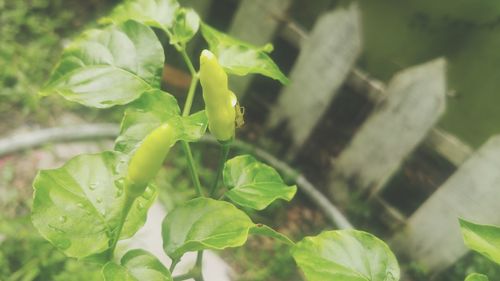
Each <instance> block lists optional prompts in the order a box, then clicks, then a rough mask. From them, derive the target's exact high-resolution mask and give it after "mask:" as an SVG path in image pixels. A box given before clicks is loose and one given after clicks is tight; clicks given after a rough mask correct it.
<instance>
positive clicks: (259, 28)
mask: <svg viewBox="0 0 500 281" xmlns="http://www.w3.org/2000/svg"><path fill="white" fill-rule="evenodd" d="M291 2H292V1H291V0H243V1H241V3H240V6H239V7H238V11H237V12H236V15H235V16H234V18H233V21H232V23H231V27H230V28H229V34H230V35H232V36H234V37H236V38H238V39H241V40H243V41H246V42H249V43H252V44H254V45H257V46H260V45H264V44H267V43H270V42H272V41H273V38H274V35H275V34H276V31H277V29H278V27H279V24H280V22H279V21H278V20H277V18H284V17H285V16H284V15H285V13H286V11H287V10H288V8H289V6H290V3H291ZM252 79H253V75H249V76H244V77H241V76H232V77H231V79H230V81H229V83H230V87H231V89H232V90H233V92H235V93H236V94H237V95H238V97H240V98H241V97H243V96H244V94H245V92H246V90H247V89H248V87H249V86H250V82H251V81H252Z"/></svg>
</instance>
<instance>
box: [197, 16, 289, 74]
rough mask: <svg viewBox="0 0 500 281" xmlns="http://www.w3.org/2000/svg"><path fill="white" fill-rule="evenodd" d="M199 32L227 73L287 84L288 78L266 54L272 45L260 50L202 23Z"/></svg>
mask: <svg viewBox="0 0 500 281" xmlns="http://www.w3.org/2000/svg"><path fill="white" fill-rule="evenodd" d="M201 32H202V35H203V37H204V38H205V40H206V41H207V42H208V45H209V47H210V50H211V51H212V52H213V53H214V54H215V55H216V56H217V57H218V60H219V63H220V64H221V65H222V66H223V67H224V69H225V70H226V71H227V72H228V73H231V74H235V75H240V76H243V75H247V74H249V73H258V74H262V75H264V76H267V77H270V78H273V79H276V80H279V81H280V82H281V83H283V84H288V78H287V77H286V76H285V75H284V74H283V73H282V72H281V70H280V69H279V68H278V66H277V65H276V64H275V63H274V62H273V60H272V59H271V58H270V57H269V55H268V54H267V52H269V51H270V50H272V45H270V44H268V45H266V46H264V47H260V48H259V47H256V46H252V45H250V44H248V43H245V42H242V41H240V40H238V39H236V38H233V37H231V36H229V35H227V34H225V33H222V32H220V31H217V30H216V29H214V28H212V27H210V26H209V25H207V24H204V23H203V24H202V25H201Z"/></svg>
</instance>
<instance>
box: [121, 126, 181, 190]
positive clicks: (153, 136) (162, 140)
mask: <svg viewBox="0 0 500 281" xmlns="http://www.w3.org/2000/svg"><path fill="white" fill-rule="evenodd" d="M175 135H176V133H175V128H174V127H172V126H171V125H169V124H168V123H165V124H163V125H161V126H160V127H158V128H156V129H155V130H154V131H152V132H151V133H150V134H149V135H147V136H146V138H144V140H143V141H142V143H141V144H140V146H139V147H138V148H137V150H136V151H135V153H134V155H133V156H132V158H131V159H130V162H129V166H128V173H127V177H126V181H125V186H126V192H127V194H128V196H131V197H137V196H140V195H141V194H142V193H143V192H144V190H145V189H146V186H147V185H148V183H149V182H150V181H151V180H152V179H153V178H154V177H155V176H156V174H157V173H158V171H159V170H160V168H161V166H162V164H163V161H164V160H165V157H166V156H167V154H168V151H169V150H170V148H171V147H172V146H173V145H174V144H175V142H176V138H175Z"/></svg>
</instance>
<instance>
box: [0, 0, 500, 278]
mask: <svg viewBox="0 0 500 281" xmlns="http://www.w3.org/2000/svg"><path fill="white" fill-rule="evenodd" d="M180 2H181V4H182V5H184V6H191V7H194V8H195V9H196V10H197V11H198V13H199V14H200V15H201V17H202V18H203V19H204V21H206V22H207V23H208V24H210V25H212V26H214V27H216V28H218V29H220V30H222V31H225V32H228V33H229V34H231V35H233V36H235V37H237V38H240V39H242V40H245V41H248V42H251V43H253V44H255V45H264V44H266V43H268V42H271V43H272V44H273V45H274V51H273V52H272V53H271V57H272V58H273V59H274V60H275V61H276V63H277V65H278V66H280V68H281V69H282V70H283V71H284V72H285V73H286V74H287V75H288V76H289V78H290V79H291V83H290V84H289V85H287V86H282V85H281V84H280V83H279V82H277V81H274V80H271V79H268V78H265V77H261V76H251V77H246V78H241V77H230V84H231V88H232V89H233V91H234V92H235V93H237V94H238V96H239V98H240V104H242V105H243V106H244V107H245V122H246V124H245V126H244V127H243V128H242V129H241V130H240V131H239V132H238V137H240V138H241V140H243V141H244V142H246V143H251V144H252V146H255V147H258V148H260V149H262V150H264V151H265V152H266V153H268V154H270V155H273V156H274V157H275V158H276V159H280V160H281V161H283V162H285V163H286V164H287V165H288V166H290V167H292V168H293V169H295V170H297V171H298V172H299V173H300V174H301V176H302V177H303V178H306V179H307V180H308V181H309V182H310V183H312V185H313V187H314V188H315V189H317V190H318V191H320V192H321V193H322V194H323V195H324V196H325V197H326V198H327V199H328V200H329V201H330V202H331V203H332V204H335V206H337V207H338V208H339V209H340V210H341V212H342V213H343V214H344V216H345V217H346V218H347V220H348V221H349V222H350V223H351V224H352V225H353V226H354V227H356V228H358V229H361V230H366V231H368V232H371V233H374V234H375V235H377V236H378V237H380V238H382V239H383V240H385V241H387V242H388V243H389V244H390V246H391V247H392V248H393V250H394V251H395V253H396V254H397V256H398V259H399V261H400V265H401V267H402V269H403V270H404V278H403V279H404V280H415V281H417V280H418V281H427V280H444V281H455V280H463V278H464V277H465V275H466V274H467V273H469V272H482V273H485V274H487V275H488V276H489V277H490V279H491V280H500V267H497V266H495V265H494V264H493V263H491V262H490V261H488V260H487V259H485V258H483V257H481V256H479V255H478V254H475V253H472V252H468V251H467V250H466V249H465V247H464V245H463V242H462V241H461V237H460V232H459V227H458V222H457V219H456V218H457V217H464V218H466V219H470V220H474V221H476V222H479V223H489V224H500V215H498V214H500V212H499V211H500V205H499V204H497V201H498V198H500V177H499V176H498V175H499V172H498V171H500V160H499V159H500V139H498V138H496V137H495V135H496V134H498V132H500V122H498V120H500V110H498V106H499V104H500V98H499V97H497V95H498V93H497V92H498V90H497V86H498V85H499V82H498V81H499V80H498V78H497V76H498V75H499V74H498V73H500V52H499V51H498V50H500V2H498V1H496V0H484V1H481V2H480V3H478V2H477V1H474V0H460V1H458V0H441V1H432V0H411V1H398V0H360V1H347V0H346V1H340V0H338V1H336V0H314V1H308V0H180ZM118 3H120V1H118V0H87V1H78V0H0V280H8V281H17V280H19V281H20V280H23V281H29V280H40V281H49V280H54V281H63V280H64V281H76V280H82V281H83V280H101V279H100V270H99V268H94V267H92V266H91V265H82V264H81V263H77V262H75V261H74V260H72V259H67V258H65V257H64V255H63V254H62V253H59V252H58V251H57V250H55V249H54V248H53V247H52V246H51V245H50V244H49V243H48V242H46V241H45V240H44V239H43V238H42V237H40V236H39V235H38V233H37V231H36V230H35V229H34V228H33V226H32V225H31V222H30V218H29V213H30V208H31V207H30V204H31V198H32V187H31V182H32V180H33V177H34V176H35V174H36V172H37V170H38V169H41V168H51V167H57V166H59V165H61V164H62V163H64V162H65V161H66V160H68V159H69V158H71V157H73V156H75V155H77V154H80V153H84V152H97V151H101V150H105V149H110V148H111V147H112V144H113V138H112V136H113V131H112V130H111V131H110V132H108V133H107V134H103V133H97V134H96V136H95V137H93V138H91V139H85V140H73V141H71V142H62V139H61V140H57V139H55V141H53V142H52V141H50V142H48V141H44V140H43V139H42V140H40V141H39V142H37V141H36V136H39V135H36V132H39V130H40V129H44V128H52V127H63V128H64V126H70V127H73V128H78V126H85V125H88V124H94V125H96V126H99V124H108V125H109V124H116V125H118V124H119V122H120V120H121V117H122V114H123V110H124V108H121V107H115V108H112V109H107V110H95V109H91V108H86V107H83V106H80V105H78V104H76V103H71V102H67V101H65V100H64V99H63V98H62V97H60V96H56V95H53V96H48V97H43V98H41V97H40V96H38V94H37V92H38V90H39V88H40V87H41V86H42V85H43V83H44V81H45V80H46V79H47V78H48V76H49V74H50V71H51V69H52V67H53V66H54V64H55V63H56V62H57V60H58V57H59V55H60V53H61V51H62V49H63V48H64V46H65V44H67V43H68V42H69V41H70V40H71V39H72V38H73V37H74V36H76V35H78V34H79V32H81V31H82V30H84V29H86V28H90V27H93V26H96V25H97V24H96V19H98V18H99V17H101V16H103V15H105V14H106V13H108V12H109V11H110V10H111V9H112V7H113V6H114V5H116V4H118ZM157 34H158V36H159V37H160V39H161V40H162V42H163V43H164V46H166V65H165V70H164V77H163V87H164V89H165V90H167V91H168V92H170V93H172V94H173V95H174V96H176V97H177V98H178V99H179V100H180V103H181V104H182V101H183V99H184V96H185V94H186V90H187V88H188V87H189V81H190V77H189V74H188V71H187V69H186V68H185V66H184V64H183V62H182V59H181V57H179V56H178V55H177V53H176V51H175V50H174V49H171V48H170V47H168V43H167V38H165V37H163V35H162V34H161V33H160V32H157ZM169 48H170V49H169ZM203 48H206V43H205V42H204V41H203V40H202V39H201V37H199V36H198V37H196V38H195V40H193V41H192V43H190V45H189V52H190V54H192V56H193V57H194V58H196V57H197V56H198V54H199V52H200V50H201V49H203ZM194 106H195V107H196V108H198V109H199V108H202V107H203V103H202V101H201V99H200V98H199V95H198V98H196V100H195V105H194ZM20 136H22V140H26V139H28V140H35V141H33V143H32V146H33V147H29V148H23V149H18V150H16V151H12V150H11V149H9V147H11V146H12V145H13V144H15V143H19V142H20V140H21V139H20ZM28 146H30V145H28ZM194 152H195V157H196V159H197V161H198V166H199V167H204V168H200V170H201V174H202V180H203V182H210V180H211V177H212V172H213V169H214V168H215V166H216V160H215V159H216V158H217V157H216V155H217V153H218V151H217V150H216V149H215V148H214V147H213V146H211V145H209V144H203V143H202V144H198V145H196V146H194ZM171 155H172V156H171V157H169V159H168V161H167V163H166V168H165V169H163V170H162V172H161V174H160V175H159V176H158V179H157V182H158V184H159V185H160V187H161V188H160V190H161V194H160V202H161V204H163V205H164V206H165V208H166V209H167V210H168V209H171V208H173V207H174V206H175V205H176V204H177V202H181V201H183V200H185V199H186V198H190V197H191V196H193V195H194V192H193V190H192V188H191V186H190V180H189V176H188V174H187V170H186V169H185V167H186V163H185V161H184V158H183V155H182V153H180V152H178V151H174V153H172V154H171ZM299 189H300V188H299ZM251 216H252V218H253V219H254V220H255V221H262V222H265V223H266V224H269V225H271V226H273V227H274V228H276V229H278V230H280V231H282V232H284V233H286V234H287V235H289V236H291V237H293V238H294V239H300V238H301V237H304V236H307V235H315V234H317V233H319V232H320V231H322V230H325V229H335V228H338V227H339V224H338V221H335V220H334V219H332V216H331V214H329V213H328V211H327V210H325V208H322V207H321V206H320V204H319V203H318V202H317V197H311V196H310V194H309V193H307V192H304V191H303V190H302V191H299V193H298V195H297V196H296V198H295V199H294V200H293V201H292V202H291V203H290V204H285V203H283V202H278V203H275V204H273V205H272V206H271V207H269V208H268V209H266V210H264V211H262V212H253V213H252V214H251ZM221 256H222V257H223V258H224V259H225V260H226V262H227V263H228V264H229V265H230V266H231V267H232V268H233V269H234V271H235V272H236V274H235V276H236V277H235V280H249V281H250V280H251V281H259V280H262V281H264V280H270V281H273V280H303V279H302V277H301V275H300V273H299V272H298V270H297V268H296V267H295V265H294V262H293V260H292V258H291V256H290V255H289V254H288V253H287V251H286V249H285V247H284V246H281V245H279V244H275V243H273V241H271V240H267V239H264V238H251V239H250V240H249V242H248V243H247V244H246V245H245V246H244V248H242V249H231V250H226V251H223V252H222V253H221ZM76 273H78V274H76Z"/></svg>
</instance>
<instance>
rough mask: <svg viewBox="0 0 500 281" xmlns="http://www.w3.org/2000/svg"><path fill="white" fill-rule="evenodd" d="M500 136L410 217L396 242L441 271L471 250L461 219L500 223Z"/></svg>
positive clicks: (428, 265) (462, 166)
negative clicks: (464, 240) (462, 229)
mask: <svg viewBox="0 0 500 281" xmlns="http://www.w3.org/2000/svg"><path fill="white" fill-rule="evenodd" d="M499 171H500V136H495V137H492V138H490V139H489V140H488V142H487V143H486V144H485V145H483V146H482V147H481V148H480V149H479V150H478V151H476V152H475V153H474V154H473V155H472V156H471V157H470V158H469V159H468V160H467V161H465V162H464V163H463V164H462V165H461V166H460V167H459V169H458V170H457V171H456V172H455V173H454V174H453V175H452V176H451V177H450V178H449V179H448V180H447V181H446V182H445V183H444V184H443V185H442V186H441V187H440V188H439V189H438V190H437V191H436V192H435V193H434V194H433V195H432V196H431V197H430V198H429V199H427V201H426V202H425V203H424V204H422V205H421V206H420V208H419V209H418V210H417V211H416V212H415V213H414V214H413V215H412V216H411V217H410V219H409V220H408V222H407V225H406V226H405V228H404V229H403V230H402V231H401V232H399V233H398V234H396V235H395V237H394V239H393V245H394V246H395V248H396V249H399V250H401V251H403V252H405V253H406V254H407V255H408V256H409V257H410V258H412V260H415V261H417V262H418V263H419V264H420V265H422V266H423V267H424V268H425V269H427V270H429V271H431V272H438V271H440V270H443V269H445V268H446V267H448V266H450V265H452V264H453V263H454V262H455V261H456V260H458V259H459V258H460V257H461V256H463V255H464V254H465V253H466V252H467V248H466V247H465V246H464V242H463V241H462V237H461V233H460V227H459V224H458V218H459V217H461V218H464V219H467V220H472V221H474V222H477V223H482V224H494V225H499V224H500V216H499V215H498V214H499V211H500V204H498V199H499V198H500V173H499Z"/></svg>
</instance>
